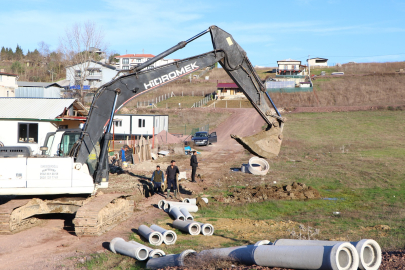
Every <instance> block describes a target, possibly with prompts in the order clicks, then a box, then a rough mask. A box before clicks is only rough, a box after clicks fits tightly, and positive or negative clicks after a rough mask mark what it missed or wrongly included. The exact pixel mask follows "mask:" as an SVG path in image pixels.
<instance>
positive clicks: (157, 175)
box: [151, 165, 165, 194]
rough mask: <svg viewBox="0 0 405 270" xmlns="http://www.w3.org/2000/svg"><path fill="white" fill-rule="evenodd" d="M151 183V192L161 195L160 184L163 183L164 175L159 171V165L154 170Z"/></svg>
mask: <svg viewBox="0 0 405 270" xmlns="http://www.w3.org/2000/svg"><path fill="white" fill-rule="evenodd" d="M151 181H152V183H153V192H154V193H161V194H163V191H162V184H164V183H165V174H164V173H163V172H162V171H161V170H160V166H159V165H157V166H156V170H155V171H154V172H153V174H152V179H151Z"/></svg>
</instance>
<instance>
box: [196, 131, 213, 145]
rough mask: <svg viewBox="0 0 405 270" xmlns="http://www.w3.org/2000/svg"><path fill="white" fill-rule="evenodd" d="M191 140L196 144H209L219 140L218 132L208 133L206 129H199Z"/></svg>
mask: <svg viewBox="0 0 405 270" xmlns="http://www.w3.org/2000/svg"><path fill="white" fill-rule="evenodd" d="M191 140H192V141H193V142H194V144H195V145H208V144H212V143H215V142H217V133H216V132H212V133H211V134H208V132H206V131H199V132H196V133H195V135H194V136H193V137H191Z"/></svg>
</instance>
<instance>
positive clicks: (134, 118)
mask: <svg viewBox="0 0 405 270" xmlns="http://www.w3.org/2000/svg"><path fill="white" fill-rule="evenodd" d="M163 130H165V131H168V130H169V116H168V115H136V114H116V115H115V117H114V126H113V128H112V130H111V132H112V133H114V139H116V140H124V139H126V138H127V136H128V137H129V139H131V136H152V135H153V133H155V134H154V135H157V134H159V133H160V132H161V131H163Z"/></svg>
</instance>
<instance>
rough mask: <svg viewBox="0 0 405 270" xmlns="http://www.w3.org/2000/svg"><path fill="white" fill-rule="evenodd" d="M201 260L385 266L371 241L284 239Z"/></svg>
mask: <svg viewBox="0 0 405 270" xmlns="http://www.w3.org/2000/svg"><path fill="white" fill-rule="evenodd" d="M198 256H202V257H203V258H204V257H205V256H208V257H209V258H217V259H224V260H236V261H238V262H240V263H243V264H246V265H253V264H256V265H259V266H268V267H281V268H295V269H323V270H356V269H357V268H360V269H362V270H377V269H378V268H379V266H380V264H381V248H380V246H379V245H378V243H377V242H375V241H374V240H370V239H363V240H361V241H359V242H352V243H349V242H338V241H317V240H291V239H280V240H277V241H276V242H275V243H274V244H273V245H272V244H270V243H269V241H267V240H263V241H260V242H258V243H256V244H255V245H248V246H239V247H230V248H220V249H211V250H204V251H201V252H200V253H199V254H198Z"/></svg>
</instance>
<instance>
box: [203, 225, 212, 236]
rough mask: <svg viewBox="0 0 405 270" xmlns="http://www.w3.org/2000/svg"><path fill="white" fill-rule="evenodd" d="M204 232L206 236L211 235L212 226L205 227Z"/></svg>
mask: <svg viewBox="0 0 405 270" xmlns="http://www.w3.org/2000/svg"><path fill="white" fill-rule="evenodd" d="M203 232H204V233H203V234H204V235H206V234H211V232H212V230H211V227H210V226H204V228H203Z"/></svg>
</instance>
